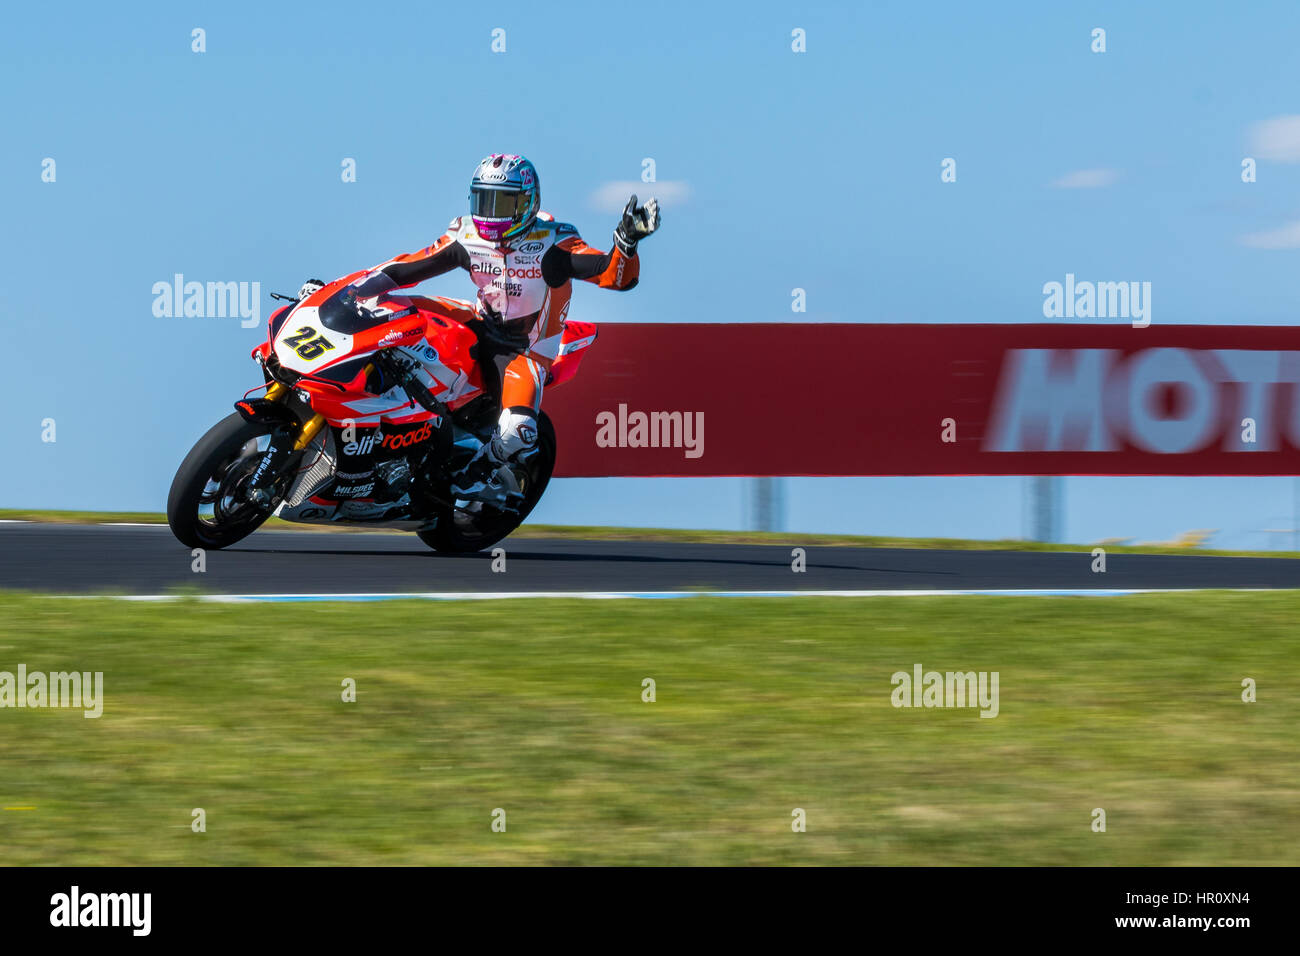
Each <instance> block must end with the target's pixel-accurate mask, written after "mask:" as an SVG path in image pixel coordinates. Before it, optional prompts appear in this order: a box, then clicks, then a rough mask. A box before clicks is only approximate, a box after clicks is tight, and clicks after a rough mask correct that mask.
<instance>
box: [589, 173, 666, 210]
mask: <svg viewBox="0 0 1300 956" xmlns="http://www.w3.org/2000/svg"><path fill="white" fill-rule="evenodd" d="M633 193H635V194H636V196H637V198H638V199H639V200H640V201H641V202H645V201H646V200H647V199H649V198H650V197H651V196H654V197H655V198H656V199H658V200H659V205H661V206H665V207H666V206H680V205H681V204H682V203H684V202H686V200H687V199H689V198H690V195H691V187H690V186H689V185H687V184H686V183H685V182H683V181H682V180H680V179H678V180H672V179H666V180H661V181H660V182H657V183H643V182H641V180H639V179H628V180H619V181H616V182H612V183H604V184H603V185H601V186H599V187H598V188H597V189H596V191H595V192H593V193H592V194H591V196H590V197H589V198H588V201H589V202H590V203H591V205H592V207H593V208H595V209H599V210H600V211H601V212H622V211H623V207H624V206H626V205H627V201H628V197H630V196H631V195H632V194H633Z"/></svg>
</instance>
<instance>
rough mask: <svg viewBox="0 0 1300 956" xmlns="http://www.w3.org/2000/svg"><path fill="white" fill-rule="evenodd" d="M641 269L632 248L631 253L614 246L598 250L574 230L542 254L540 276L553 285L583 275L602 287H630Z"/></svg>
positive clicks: (586, 279)
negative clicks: (604, 250) (602, 250)
mask: <svg viewBox="0 0 1300 956" xmlns="http://www.w3.org/2000/svg"><path fill="white" fill-rule="evenodd" d="M640 273H641V260H640V258H639V257H638V256H637V254H636V250H635V248H634V249H633V251H632V254H631V255H630V256H629V255H626V254H625V253H624V252H623V251H622V250H620V249H619V248H617V247H615V248H613V249H611V250H610V251H609V252H601V251H600V250H599V249H596V248H593V247H592V246H589V245H587V243H586V242H584V241H583V239H582V237H581V236H579V235H578V234H577V233H576V232H575V233H574V234H573V235H571V236H569V237H568V238H565V239H561V240H560V241H559V242H557V243H556V244H555V245H553V246H551V248H550V249H548V250H547V251H546V255H544V256H543V257H542V278H543V279H545V280H546V284H547V285H549V286H551V287H552V288H554V287H556V286H561V285H564V283H565V282H567V281H568V280H569V279H582V280H584V281H586V282H594V283H596V285H598V286H600V287H601V288H602V289H631V288H632V287H633V286H635V285H636V284H637V279H638V276H639V275H640Z"/></svg>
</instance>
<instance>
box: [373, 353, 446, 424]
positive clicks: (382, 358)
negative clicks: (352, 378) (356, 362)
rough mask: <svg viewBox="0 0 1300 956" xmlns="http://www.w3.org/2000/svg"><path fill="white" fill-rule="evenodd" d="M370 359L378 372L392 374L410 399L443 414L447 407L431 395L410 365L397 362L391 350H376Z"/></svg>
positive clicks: (438, 413)
mask: <svg viewBox="0 0 1300 956" xmlns="http://www.w3.org/2000/svg"><path fill="white" fill-rule="evenodd" d="M371 361H372V362H373V363H374V364H375V367H376V368H378V369H379V371H380V373H381V374H383V375H386V376H392V378H393V379H394V380H395V381H396V382H397V384H398V385H400V386H402V389H403V390H404V391H405V392H406V394H407V395H409V396H410V397H411V399H412V400H413V401H414V402H415V403H416V404H417V405H419V406H420V407H421V408H423V409H424V410H425V411H426V412H433V413H434V414H435V415H445V414H446V413H447V407H446V406H445V405H443V404H442V402H440V401H438V400H437V399H436V398H434V397H433V393H432V392H431V391H429V389H428V388H427V387H426V386H425V384H424V383H423V382H421V381H420V380H419V379H418V378H416V376H415V370H414V368H413V367H412V366H409V365H407V364H406V363H404V362H399V361H398V360H397V359H396V358H395V357H394V355H393V354H392V351H391V350H389V349H385V350H384V351H382V352H376V353H375V355H374V358H372V359H371Z"/></svg>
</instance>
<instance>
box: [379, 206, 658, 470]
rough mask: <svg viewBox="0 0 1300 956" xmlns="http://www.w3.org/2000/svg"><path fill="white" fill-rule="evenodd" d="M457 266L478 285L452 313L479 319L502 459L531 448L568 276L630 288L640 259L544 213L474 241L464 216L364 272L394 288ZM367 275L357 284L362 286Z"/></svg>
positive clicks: (565, 310)
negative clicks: (518, 228) (500, 235)
mask: <svg viewBox="0 0 1300 956" xmlns="http://www.w3.org/2000/svg"><path fill="white" fill-rule="evenodd" d="M455 268H461V269H464V270H466V271H467V272H469V274H470V277H471V278H472V279H473V280H474V284H475V285H476V286H478V300H477V302H476V303H475V304H474V306H473V309H472V310H471V309H470V308H468V307H467V308H465V309H464V310H463V311H464V312H465V315H464V316H455V317H456V318H458V319H460V320H461V321H462V322H466V323H467V324H469V323H472V322H473V320H474V319H476V318H477V319H480V320H481V321H482V326H480V327H479V329H480V341H481V342H483V343H484V344H485V345H486V346H488V347H489V350H490V352H491V353H492V354H491V356H490V357H489V356H481V357H480V361H481V363H482V367H483V372H484V376H485V381H488V380H489V376H496V381H495V383H494V384H495V385H497V386H498V388H497V391H499V393H500V396H501V407H502V414H501V422H500V425H499V429H498V437H499V441H500V443H501V448H500V449H499V451H500V452H501V453H502V454H503V456H504V457H508V456H509V455H512V454H514V453H516V452H518V451H520V450H521V449H523V448H525V447H527V446H528V445H531V444H532V440H533V438H534V436H535V425H534V424H533V423H532V418H533V417H534V414H535V413H536V411H537V410H538V409H540V408H541V400H542V385H543V383H544V382H545V380H546V370H547V369H548V368H549V367H550V364H551V362H552V361H553V360H554V359H555V358H556V356H557V355H558V354H559V348H560V335H561V333H562V332H563V331H564V318H565V316H566V315H567V314H568V311H569V299H570V297H571V296H572V294H573V280H574V279H582V280H583V281H586V282H593V283H595V284H596V285H599V286H600V287H601V288H605V289H631V288H632V287H633V286H635V285H636V284H637V278H638V274H639V273H640V260H639V258H638V257H637V255H636V254H635V252H634V253H633V254H632V255H631V256H627V255H624V254H623V253H622V252H621V251H620V250H619V249H617V248H614V249H612V250H611V251H609V252H602V251H600V250H599V249H595V248H592V247H591V246H589V245H587V243H585V242H584V241H583V240H582V237H581V236H579V235H578V230H577V229H575V228H574V227H573V226H571V225H569V224H568V223H562V222H556V221H555V220H554V219H553V218H552V217H551V216H550V215H549V214H547V213H545V212H543V213H539V214H538V217H537V221H536V222H535V223H534V225H533V228H532V229H531V230H530V231H528V232H527V233H524V234H522V235H519V236H516V237H514V238H512V239H509V240H507V241H505V242H503V243H499V244H498V243H492V242H488V241H486V240H484V239H482V238H480V237H479V235H478V233H477V232H476V231H475V229H474V223H473V222H472V220H471V219H470V217H469V216H460V217H458V218H456V219H453V220H452V221H451V225H450V226H449V227H448V228H447V231H446V233H444V234H443V236H442V237H441V238H440V239H439V240H438V241H437V242H435V243H434V244H433V245H431V246H428V247H427V248H425V249H421V250H420V251H419V252H412V253H408V254H407V255H402V256H397V257H396V258H395V259H391V260H389V261H388V262H386V263H384V264H383V265H380V266H378V267H376V268H375V269H374V270H373V271H372V272H371V273H370V276H374V275H375V274H376V273H379V272H382V273H384V275H386V276H387V277H388V278H389V279H391V280H392V281H393V282H395V283H397V286H398V287H399V288H408V287H410V286H413V285H417V284H418V283H421V282H423V281H425V280H426V279H431V278H433V277H434V276H439V275H442V274H443V273H445V272H449V271H451V270H452V269H455ZM370 276H367V278H366V279H364V280H362V282H361V283H359V285H361V286H363V287H364V285H365V283H366V282H367V281H369V278H370ZM443 301H444V302H446V301H447V300H443ZM512 410H513V411H512Z"/></svg>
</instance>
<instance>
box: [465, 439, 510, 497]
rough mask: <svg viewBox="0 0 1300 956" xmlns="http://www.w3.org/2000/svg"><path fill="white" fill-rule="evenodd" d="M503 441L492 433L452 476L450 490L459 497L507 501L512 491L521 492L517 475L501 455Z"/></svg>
mask: <svg viewBox="0 0 1300 956" xmlns="http://www.w3.org/2000/svg"><path fill="white" fill-rule="evenodd" d="M501 452H502V448H501V441H500V438H499V437H498V436H497V435H495V434H494V435H493V436H492V437H491V438H489V439H488V440H487V441H485V442H484V443H483V444H482V445H481V446H479V450H478V451H477V452H475V453H474V457H473V458H471V459H470V460H469V462H468V463H467V464H466V465H465V467H464V468H462V469H461V470H460V471H458V472H456V474H454V475H452V478H451V490H452V493H453V494H455V495H456V496H457V497H458V498H465V499H467V500H470V501H486V502H490V503H493V504H504V503H505V502H506V501H507V500H508V498H509V496H510V494H511V493H512V492H513V493H514V494H516V495H517V494H518V493H519V489H518V485H517V484H516V483H515V480H514V475H513V474H512V473H511V471H510V469H509V468H505V467H503V466H504V465H505V463H506V460H505V456H504V455H502V453H501Z"/></svg>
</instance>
